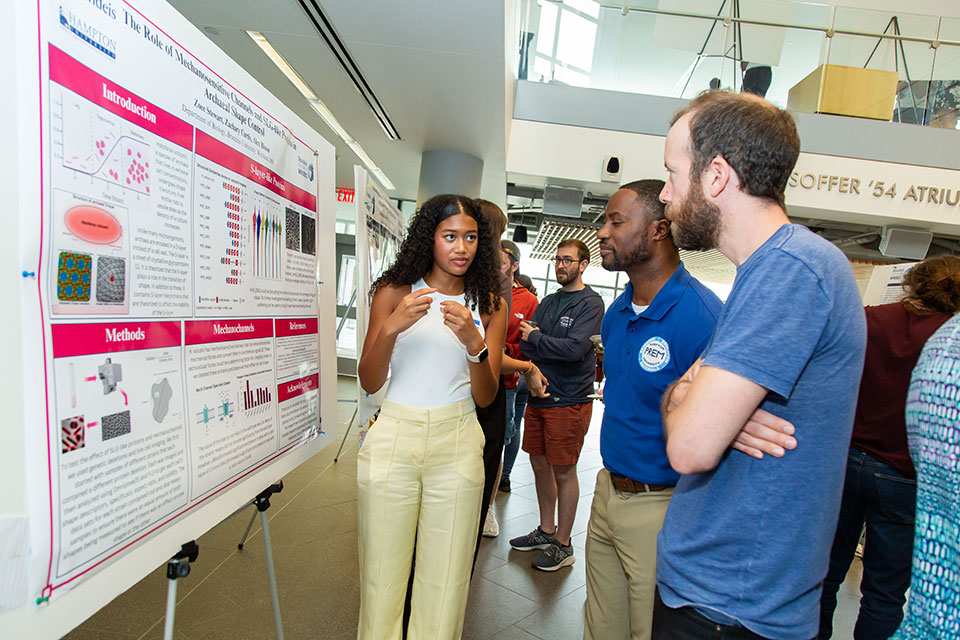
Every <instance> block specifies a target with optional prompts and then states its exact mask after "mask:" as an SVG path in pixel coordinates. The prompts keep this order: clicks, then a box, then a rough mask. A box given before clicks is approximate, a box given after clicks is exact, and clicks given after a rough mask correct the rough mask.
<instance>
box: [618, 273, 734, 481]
mask: <svg viewBox="0 0 960 640" xmlns="http://www.w3.org/2000/svg"><path fill="white" fill-rule="evenodd" d="M632 299H633V286H631V285H629V284H628V285H627V287H626V289H624V291H623V293H621V294H620V296H619V297H618V298H617V299H616V301H614V303H613V304H612V305H610V308H609V309H607V313H606V314H605V315H604V316H603V326H602V328H601V330H600V335H601V336H602V338H603V373H604V376H605V377H606V380H607V381H606V384H605V386H604V388H603V401H604V409H603V426H602V427H601V430H600V455H601V456H602V457H603V466H604V467H606V468H607V470H608V471H610V472H611V473H616V474H619V475H622V476H627V477H628V478H632V479H634V480H636V481H638V482H645V483H647V484H671V485H672V484H676V483H677V480H678V479H679V478H680V476H679V475H678V474H677V472H676V471H674V470H673V469H672V468H671V467H670V462H669V460H668V459H667V448H666V443H665V442H664V440H663V427H662V424H661V420H660V398H661V397H662V396H663V392H664V391H666V389H667V387H668V386H670V383H672V382H673V381H674V380H676V379H677V378H679V377H680V376H682V375H683V374H684V373H686V371H687V369H689V368H690V366H691V365H693V363H694V362H696V361H697V358H699V357H700V354H701V353H703V350H704V349H705V348H706V346H707V344H708V343H709V342H710V336H711V335H713V329H714V327H715V326H716V325H717V318H718V317H719V316H720V310H721V309H722V307H723V303H721V302H720V299H719V298H717V296H716V295H714V293H713V292H712V291H710V290H709V289H707V288H706V287H705V286H703V285H702V284H700V281H698V280H697V279H696V278H694V277H692V276H691V275H690V273H689V272H688V271H687V270H686V268H685V267H684V266H683V263H682V262H681V263H680V265H679V266H678V267H677V270H676V271H674V273H673V275H672V276H670V279H669V280H667V282H666V284H664V285H663V287H662V288H661V289H660V291H659V292H657V295H656V297H654V299H653V301H652V302H651V303H650V306H648V307H647V308H646V310H645V311H643V312H642V313H640V314H637V313H634V311H633V307H632V305H631V300H632Z"/></svg>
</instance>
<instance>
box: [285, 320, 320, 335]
mask: <svg viewBox="0 0 960 640" xmlns="http://www.w3.org/2000/svg"><path fill="white" fill-rule="evenodd" d="M311 333H317V319H316V318H283V319H281V318H277V337H278V338H283V337H285V336H305V335H309V334H311Z"/></svg>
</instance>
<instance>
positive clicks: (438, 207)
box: [370, 194, 500, 314]
mask: <svg viewBox="0 0 960 640" xmlns="http://www.w3.org/2000/svg"><path fill="white" fill-rule="evenodd" d="M459 214H464V215H467V216H470V217H471V218H473V219H474V220H476V221H477V253H476V255H475V256H474V257H473V262H471V263H470V266H469V267H468V268H467V272H466V273H465V274H464V276H463V291H464V298H465V301H466V302H467V304H468V306H476V308H477V309H478V310H479V311H480V313H483V314H489V313H492V312H493V311H494V310H496V309H499V308H500V285H499V279H498V273H499V272H498V266H499V264H500V257H499V255H495V254H494V252H493V245H494V243H493V240H492V239H491V238H492V237H493V236H492V231H491V229H490V225H489V223H488V222H487V220H486V219H485V217H484V216H483V215H481V214H480V211H479V210H478V209H477V206H476V204H475V203H474V201H473V200H471V199H470V198H467V197H464V196H457V195H450V194H445V195H439V196H434V197H432V198H430V199H429V200H427V201H426V202H424V203H423V205H421V207H420V210H419V211H417V213H416V214H414V216H413V218H411V219H410V226H409V227H408V228H407V235H406V237H405V238H404V239H403V243H402V244H401V245H400V251H399V253H397V259H396V261H395V262H394V263H393V265H392V266H391V267H390V268H389V269H387V270H386V272H384V274H383V275H382V276H380V277H379V278H377V281H376V282H374V283H373V286H372V287H370V296H371V297H372V296H373V294H374V293H376V291H377V289H379V288H380V287H382V286H384V285H393V286H403V285H412V284H413V283H414V282H416V281H417V280H419V279H420V278H422V277H424V276H425V275H427V274H428V273H430V269H432V268H433V236H434V232H435V231H436V229H437V225H438V224H440V222H441V221H443V220H446V219H447V218H450V217H452V216H455V215H459Z"/></svg>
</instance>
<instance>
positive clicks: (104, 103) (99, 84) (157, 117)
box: [49, 44, 193, 149]
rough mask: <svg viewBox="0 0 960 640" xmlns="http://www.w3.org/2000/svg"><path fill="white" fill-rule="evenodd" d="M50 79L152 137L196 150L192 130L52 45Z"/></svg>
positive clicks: (189, 126) (181, 121)
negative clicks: (153, 134) (153, 135)
mask: <svg viewBox="0 0 960 640" xmlns="http://www.w3.org/2000/svg"><path fill="white" fill-rule="evenodd" d="M49 52H50V79H51V80H53V81H54V82H56V83H57V84H59V85H62V86H64V87H66V88H67V89H70V90H71V91H73V92H75V93H77V94H78V95H81V96H83V97H84V98H86V99H87V100H89V101H91V102H93V103H94V104H96V105H97V106H100V107H103V108H104V109H106V110H107V111H109V112H110V113H113V114H115V115H118V116H120V117H121V118H123V119H124V120H127V121H129V122H132V123H133V124H135V125H137V126H139V127H143V128H144V129H146V130H147V131H149V132H150V133H155V134H156V135H158V136H160V137H161V138H164V139H166V140H169V141H170V142H173V143H174V144H178V145H180V146H181V147H183V148H184V149H192V148H193V126H191V125H190V124H188V123H186V122H184V121H183V120H181V119H180V118H178V117H176V116H174V115H171V114H169V113H167V112H166V111H164V110H163V109H161V108H160V107H157V106H155V105H153V104H151V103H150V102H147V101H146V100H144V99H143V98H141V97H140V96H138V95H137V94H135V93H131V92H130V91H127V90H126V89H124V88H123V87H121V86H120V85H118V84H115V83H114V82H111V81H110V80H107V79H106V78H104V77H103V76H102V75H100V74H99V73H97V72H96V71H94V70H93V69H90V68H89V67H86V66H84V65H83V64H81V63H79V62H77V61H76V60H74V59H73V58H71V57H70V56H68V55H67V54H65V53H64V52H63V51H61V50H60V49H57V48H56V47H55V46H53V45H52V44H51V45H49Z"/></svg>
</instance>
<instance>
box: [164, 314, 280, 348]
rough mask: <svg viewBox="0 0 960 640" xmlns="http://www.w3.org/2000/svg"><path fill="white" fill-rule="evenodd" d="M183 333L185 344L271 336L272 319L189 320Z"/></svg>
mask: <svg viewBox="0 0 960 640" xmlns="http://www.w3.org/2000/svg"><path fill="white" fill-rule="evenodd" d="M183 333H184V344H186V345H193V344H207V343H210V342H231V341H233V340H253V339H256V338H272V337H273V320H270V319H269V318H267V319H265V320H264V319H261V320H189V321H187V322H185V323H184V332H183Z"/></svg>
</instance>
